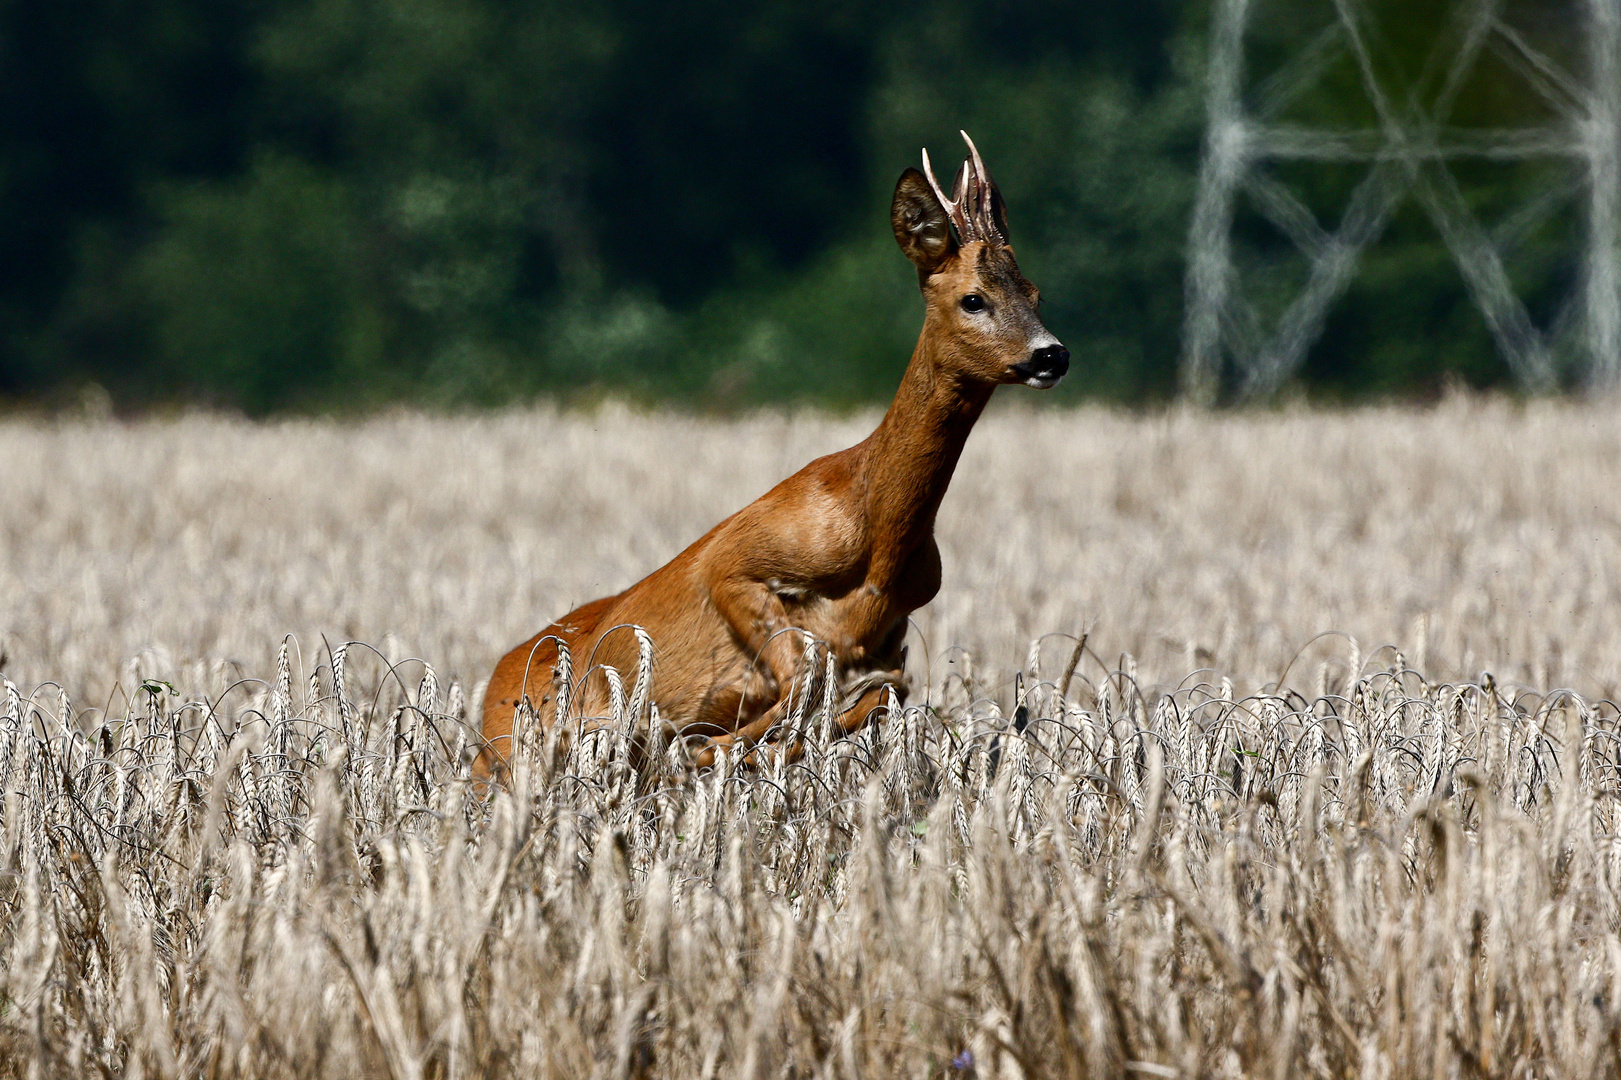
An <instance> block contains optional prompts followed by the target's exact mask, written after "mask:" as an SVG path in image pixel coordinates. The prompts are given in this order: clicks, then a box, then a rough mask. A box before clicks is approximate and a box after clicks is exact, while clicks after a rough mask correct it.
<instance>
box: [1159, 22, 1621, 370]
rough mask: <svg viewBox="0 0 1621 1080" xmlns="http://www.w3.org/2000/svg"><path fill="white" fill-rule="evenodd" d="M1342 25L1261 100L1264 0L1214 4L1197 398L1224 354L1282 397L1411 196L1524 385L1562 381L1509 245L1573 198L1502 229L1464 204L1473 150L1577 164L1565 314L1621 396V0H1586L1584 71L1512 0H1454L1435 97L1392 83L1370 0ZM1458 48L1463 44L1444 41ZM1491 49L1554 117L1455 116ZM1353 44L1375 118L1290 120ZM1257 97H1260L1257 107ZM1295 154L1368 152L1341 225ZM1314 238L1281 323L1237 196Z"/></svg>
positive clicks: (1187, 347) (1583, 362)
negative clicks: (1294, 106) (1252, 269)
mask: <svg viewBox="0 0 1621 1080" xmlns="http://www.w3.org/2000/svg"><path fill="white" fill-rule="evenodd" d="M1332 2H1333V8H1334V18H1333V21H1331V22H1330V23H1329V25H1328V26H1327V28H1326V29H1324V30H1323V31H1322V32H1321V33H1320V34H1319V35H1318V36H1317V38H1316V39H1315V40H1314V41H1312V42H1311V43H1310V44H1308V45H1307V46H1306V47H1305V48H1304V49H1303V50H1301V51H1300V52H1299V53H1298V54H1297V55H1295V56H1294V57H1293V58H1292V59H1291V60H1290V61H1289V62H1288V63H1286V64H1285V65H1284V66H1283V67H1282V68H1281V69H1280V70H1279V71H1278V72H1277V73H1276V74H1274V75H1272V76H1271V77H1270V78H1268V79H1267V80H1265V82H1263V83H1262V84H1261V85H1260V86H1258V87H1257V88H1255V90H1254V91H1253V92H1251V93H1249V94H1248V95H1246V88H1245V78H1244V47H1245V38H1246V33H1247V28H1248V26H1249V20H1250V16H1251V4H1250V0H1215V2H1214V12H1213V26H1212V28H1211V37H1210V55H1209V71H1208V88H1207V97H1206V102H1207V113H1208V128H1207V130H1206V135H1205V142H1204V151H1203V161H1202V163H1201V166H1200V171H1199V189H1198V197H1197V201H1196V203H1195V206H1194V211H1193V220H1192V224H1191V228H1190V231H1189V245H1188V276H1187V313H1186V324H1185V327H1184V333H1183V352H1182V371H1181V378H1182V387H1183V391H1184V392H1185V393H1186V394H1188V395H1189V396H1190V397H1192V398H1194V399H1196V400H1204V401H1211V400H1214V398H1215V397H1216V394H1217V391H1218V388H1219V383H1220V381H1221V377H1222V369H1223V357H1224V356H1225V357H1227V358H1230V360H1231V362H1232V367H1233V370H1234V372H1235V374H1236V381H1237V385H1236V386H1235V387H1234V388H1233V389H1234V390H1235V392H1236V394H1237V396H1239V397H1245V398H1253V397H1261V396H1265V395H1267V394H1270V393H1272V392H1273V391H1275V390H1276V389H1277V388H1278V387H1279V386H1281V385H1282V384H1283V383H1284V382H1285V381H1287V380H1288V379H1289V378H1290V377H1291V376H1292V375H1293V374H1294V373H1295V372H1296V371H1297V370H1298V369H1299V367H1300V364H1301V362H1302V361H1303V360H1304V359H1305V356H1306V351H1307V349H1309V348H1310V347H1311V345H1312V343H1313V342H1314V341H1316V339H1317V337H1318V336H1319V335H1320V334H1321V332H1322V328H1323V323H1324V320H1325V319H1326V317H1327V314H1328V310H1329V307H1330V306H1331V305H1332V304H1333V302H1334V301H1335V299H1337V298H1338V297H1339V296H1340V295H1341V294H1342V293H1344V291H1345V289H1346V288H1347V286H1349V284H1350V283H1351V280H1352V278H1353V276H1354V275H1355V273H1356V268H1357V262H1358V259H1359V257H1360V256H1361V254H1362V252H1363V251H1364V250H1365V249H1366V248H1367V247H1368V246H1369V245H1370V244H1372V243H1374V242H1375V241H1376V240H1377V239H1378V238H1379V236H1380V234H1381V233H1382V232H1383V231H1384V229H1385V227H1386V225H1387V224H1388V223H1389V222H1390V219H1391V217H1392V216H1393V214H1394V213H1395V211H1396V210H1397V208H1398V207H1399V206H1400V205H1401V203H1402V202H1403V201H1404V200H1405V199H1407V198H1409V197H1411V198H1413V199H1415V200H1416V201H1417V203H1418V204H1419V205H1420V206H1421V207H1422V208H1423V210H1424V212H1425V214H1426V215H1427V216H1428V218H1429V219H1430V221H1431V222H1432V223H1433V224H1434V226H1435V228H1436V231H1437V232H1438V233H1439V234H1440V237H1441V240H1442V242H1443V243H1444V244H1445V245H1446V247H1447V249H1448V251H1449V252H1450V253H1451V254H1452V257H1453V259H1454V260H1455V261H1456V262H1457V265H1458V269H1459V270H1460V272H1461V273H1462V275H1463V279H1464V283H1465V285H1466V286H1467V288H1468V291H1469V294H1470V296H1471V297H1472V299H1473V300H1474V302H1475V303H1476V304H1477V305H1478V306H1479V308H1480V311H1481V313H1482V314H1483V315H1484V316H1485V320H1486V324H1487V326H1488V327H1489V328H1490V330H1491V333H1492V336H1493V338H1494V339H1495V340H1496V342H1497V345H1498V348H1499V349H1500V350H1501V351H1502V354H1503V356H1504V358H1505V359H1506V360H1507V362H1508V365H1509V367H1510V369H1511V370H1512V372H1513V374H1514V377H1515V379H1516V380H1517V381H1518V382H1519V384H1520V385H1521V386H1522V387H1524V388H1526V389H1527V390H1530V391H1540V390H1547V389H1550V388H1552V387H1553V386H1555V385H1556V384H1557V383H1558V381H1559V379H1560V365H1559V364H1558V363H1556V360H1555V356H1554V350H1553V348H1552V345H1553V343H1552V342H1551V341H1550V340H1549V337H1548V336H1547V335H1545V334H1544V332H1543V331H1541V330H1539V329H1538V328H1537V327H1536V326H1535V325H1533V323H1532V321H1531V318H1530V316H1529V314H1528V313H1527V311H1526V308H1525V305H1524V303H1523V302H1522V301H1521V300H1520V298H1519V297H1518V296H1517V295H1516V293H1515V291H1514V289H1513V287H1512V286H1511V284H1510V281H1509V277H1508V274H1507V272H1506V271H1505V270H1504V266H1503V255H1502V252H1503V250H1504V249H1505V248H1506V247H1507V246H1509V245H1510V244H1511V243H1512V242H1513V240H1514V238H1515V237H1517V236H1523V235H1524V234H1525V233H1527V232H1529V230H1530V229H1531V228H1533V227H1535V225H1537V224H1538V223H1539V222H1541V221H1542V220H1545V219H1546V217H1547V215H1548V214H1550V213H1552V212H1553V210H1554V208H1555V206H1556V204H1557V203H1559V202H1560V201H1561V200H1562V198H1563V197H1566V196H1568V195H1569V194H1570V192H1571V188H1561V189H1557V190H1552V191H1549V192H1546V193H1542V194H1539V195H1538V196H1537V197H1536V198H1534V199H1533V200H1531V201H1530V202H1528V203H1527V204H1525V205H1524V206H1522V207H1520V208H1519V209H1517V210H1516V211H1515V212H1514V213H1512V214H1511V215H1510V216H1509V218H1508V219H1506V220H1505V221H1504V222H1503V223H1501V224H1500V225H1499V226H1498V227H1497V228H1496V229H1495V230H1493V231H1491V232H1488V231H1487V230H1486V229H1485V228H1483V227H1482V225H1481V224H1480V222H1479V221H1478V220H1476V218H1475V216H1474V214H1473V213H1472V212H1471V211H1470V209H1469V207H1468V205H1467V204H1466V202H1465V199H1464V197H1463V194H1462V192H1461V191H1460V189H1459V186H1458V183H1457V181H1456V180H1455V179H1454V177H1453V175H1452V172H1451V171H1450V168H1449V162H1452V161H1454V160H1457V159H1460V158H1476V159H1486V160H1501V161H1510V160H1522V159H1530V158H1550V159H1557V160H1563V161H1568V162H1569V163H1570V165H1571V174H1572V181H1573V187H1574V189H1575V191H1576V193H1577V197H1578V198H1580V199H1581V200H1583V205H1584V208H1585V210H1586V213H1585V215H1583V217H1584V220H1583V233H1584V236H1583V244H1584V249H1585V250H1584V251H1583V257H1582V261H1581V273H1580V280H1579V284H1578V287H1577V289H1576V291H1575V294H1574V295H1573V296H1571V297H1570V298H1569V300H1568V301H1567V304H1566V310H1565V312H1564V313H1563V314H1562V316H1561V317H1560V318H1559V319H1556V320H1555V325H1556V326H1565V327H1568V328H1570V329H1571V330H1572V331H1573V332H1574V336H1575V337H1576V339H1577V340H1576V348H1575V349H1573V350H1571V351H1572V352H1573V353H1574V354H1575V355H1576V358H1575V360H1574V366H1577V367H1579V369H1580V374H1581V378H1582V381H1584V382H1585V384H1586V385H1587V386H1588V387H1589V388H1590V389H1592V390H1594V391H1597V392H1611V391H1616V390H1621V268H1618V263H1621V250H1618V246H1621V237H1618V232H1617V222H1618V219H1621V0H1572V2H1573V4H1574V6H1575V8H1576V12H1575V16H1576V17H1577V18H1579V19H1580V20H1581V29H1582V34H1583V36H1584V38H1585V54H1586V55H1585V57H1584V58H1583V59H1584V61H1585V63H1584V68H1585V70H1582V71H1580V72H1578V73H1576V74H1572V73H1571V72H1568V71H1566V70H1563V69H1562V68H1561V67H1560V65H1559V64H1557V63H1555V62H1554V61H1553V60H1552V59H1550V58H1549V57H1548V56H1546V55H1545V54H1543V53H1542V52H1540V51H1539V50H1538V49H1537V48H1535V47H1534V46H1533V44H1532V43H1531V42H1530V41H1528V40H1527V38H1526V37H1525V36H1524V35H1522V34H1521V33H1519V32H1518V31H1517V30H1515V29H1514V27H1512V26H1511V25H1509V24H1508V23H1507V22H1505V21H1504V19H1503V18H1502V7H1503V2H1502V0H1457V2H1456V3H1455V4H1454V6H1453V8H1452V10H1451V12H1450V17H1451V22H1450V26H1449V28H1448V32H1447V33H1446V34H1443V35H1442V37H1441V39H1440V40H1439V42H1438V44H1437V45H1436V46H1435V48H1436V50H1437V51H1436V53H1435V55H1432V57H1431V62H1432V65H1433V67H1434V70H1436V71H1439V72H1440V73H1441V75H1440V79H1439V89H1438V90H1437V91H1436V93H1435V94H1434V95H1433V96H1428V95H1427V97H1428V100H1427V101H1420V100H1419V99H1418V95H1416V94H1414V93H1406V94H1403V93H1400V92H1397V91H1394V90H1392V89H1391V88H1389V87H1388V86H1387V85H1385V84H1384V83H1383V82H1382V81H1381V77H1380V75H1379V69H1378V65H1377V63H1376V61H1377V60H1378V59H1379V56H1378V54H1377V51H1376V50H1377V43H1378V36H1377V34H1376V33H1375V32H1374V30H1375V28H1374V26H1373V24H1372V18H1371V12H1370V11H1369V10H1368V5H1367V2H1366V0H1332ZM1446 48H1450V49H1451V50H1452V51H1451V53H1450V55H1446V54H1444V53H1443V52H1442V51H1441V50H1443V49H1446ZM1485 49H1490V50H1491V51H1492V52H1494V53H1495V54H1496V55H1498V56H1499V57H1501V58H1503V59H1504V60H1505V61H1507V62H1508V63H1509V65H1510V66H1511V67H1512V68H1513V69H1514V70H1516V71H1517V72H1518V73H1519V74H1520V75H1521V76H1522V77H1523V79H1524V81H1525V84H1526V86H1527V87H1528V88H1529V90H1530V91H1531V92H1534V93H1535V94H1536V95H1537V97H1538V98H1539V99H1541V100H1542V101H1543V102H1545V103H1546V104H1547V105H1548V106H1549V109H1550V112H1551V114H1552V115H1553V117H1554V119H1553V121H1552V122H1551V123H1548V124H1545V125H1543V126H1539V127H1532V128H1510V129H1502V128H1497V129H1482V128H1457V127H1449V126H1447V120H1448V117H1449V114H1450V112H1451V110H1452V106H1453V104H1454V102H1455V100H1456V98H1457V95H1458V93H1459V91H1460V89H1461V88H1462V87H1463V85H1464V82H1465V80H1466V79H1467V78H1468V76H1469V75H1470V73H1471V72H1472V71H1473V70H1474V67H1475V64H1476V62H1477V60H1478V58H1479V56H1480V54H1481V52H1482V51H1483V50H1485ZM1347 51H1349V53H1350V55H1351V57H1352V58H1354V60H1355V64H1356V69H1357V72H1358V74H1359V76H1360V85H1361V87H1362V89H1363V92H1364V93H1365V94H1366V95H1367V99H1368V103H1369V104H1371V106H1372V108H1373V111H1374V115H1375V116H1376V117H1377V123H1376V126H1374V127H1373V128H1364V129H1349V130H1321V129H1308V128H1304V127H1301V126H1299V125H1290V124H1287V123H1282V122H1279V121H1278V120H1277V119H1276V118H1277V117H1278V115H1279V114H1280V113H1281V112H1282V111H1283V109H1284V107H1285V106H1286V105H1288V104H1289V103H1290V101H1291V100H1293V99H1294V98H1295V97H1296V95H1298V94H1299V93H1300V91H1302V90H1303V89H1305V88H1307V87H1309V86H1310V85H1311V84H1312V82H1313V81H1314V80H1315V79H1316V78H1317V77H1318V76H1319V75H1320V74H1321V73H1322V72H1323V71H1324V70H1325V68H1326V66H1327V65H1328V64H1329V63H1330V62H1331V61H1333V60H1334V59H1336V58H1341V57H1343V56H1344V55H1345V53H1346V52H1347ZM1246 97H1248V99H1249V102H1250V104H1249V105H1248V106H1247V105H1246ZM1284 161H1318V162H1342V163H1343V162H1362V163H1366V165H1367V167H1368V168H1367V172H1366V174H1365V175H1364V176H1363V178H1362V179H1361V180H1360V181H1359V182H1358V184H1357V185H1356V187H1355V189H1354V190H1353V192H1352V194H1351V197H1350V199H1349V202H1348V203H1347V205H1346V208H1345V210H1344V212H1343V216H1342V217H1341V219H1340V222H1339V225H1338V227H1337V228H1335V229H1333V230H1332V231H1330V230H1328V229H1325V228H1324V227H1323V226H1322V225H1321V224H1320V223H1319V222H1318V220H1317V218H1316V216H1315V215H1314V214H1313V213H1312V211H1311V210H1310V209H1309V208H1308V207H1306V205H1305V204H1304V203H1302V202H1301V201H1300V199H1298V198H1297V197H1296V196H1295V195H1294V193H1292V192H1291V191H1290V190H1289V189H1288V188H1287V187H1286V186H1285V185H1283V184H1282V183H1281V182H1279V181H1278V180H1277V179H1276V178H1275V177H1273V176H1272V175H1270V173H1269V170H1268V167H1267V166H1268V164H1269V163H1271V162H1284ZM1241 194H1242V195H1244V196H1245V197H1247V199H1248V201H1249V202H1250V204H1251V205H1252V206H1253V207H1254V208H1255V210H1256V211H1258V212H1259V213H1260V214H1261V216H1263V217H1264V218H1266V219H1267V220H1268V221H1269V222H1270V223H1271V224H1272V225H1274V226H1275V227H1276V228H1277V229H1278V230H1279V231H1280V232H1281V233H1283V235H1284V236H1286V237H1288V239H1289V240H1290V241H1291V242H1292V243H1293V244H1294V245H1295V246H1296V247H1297V248H1299V249H1300V251H1301V253H1302V254H1303V255H1304V256H1305V258H1306V261H1307V264H1308V267H1309V269H1308V272H1307V277H1306V282H1305V284H1304V286H1303V287H1302V288H1301V289H1300V291H1299V293H1298V295H1296V296H1295V297H1294V299H1293V300H1292V302H1290V303H1289V304H1288V306H1287V307H1286V309H1285V311H1284V313H1283V315H1282V316H1281V318H1280V319H1279V320H1278V322H1277V324H1276V325H1275V326H1274V327H1273V328H1272V329H1271V330H1270V331H1269V332H1268V331H1264V330H1261V329H1259V327H1258V324H1259V320H1258V318H1257V317H1256V315H1255V313H1254V311H1253V309H1252V308H1251V307H1250V305H1249V304H1248V302H1247V301H1246V299H1245V298H1244V296H1243V295H1242V289H1241V287H1240V282H1239V278H1238V275H1237V271H1236V267H1235V265H1234V261H1233V256H1232V233H1233V220H1234V211H1235V207H1236V204H1237V200H1238V198H1239V196H1240V195H1241Z"/></svg>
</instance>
